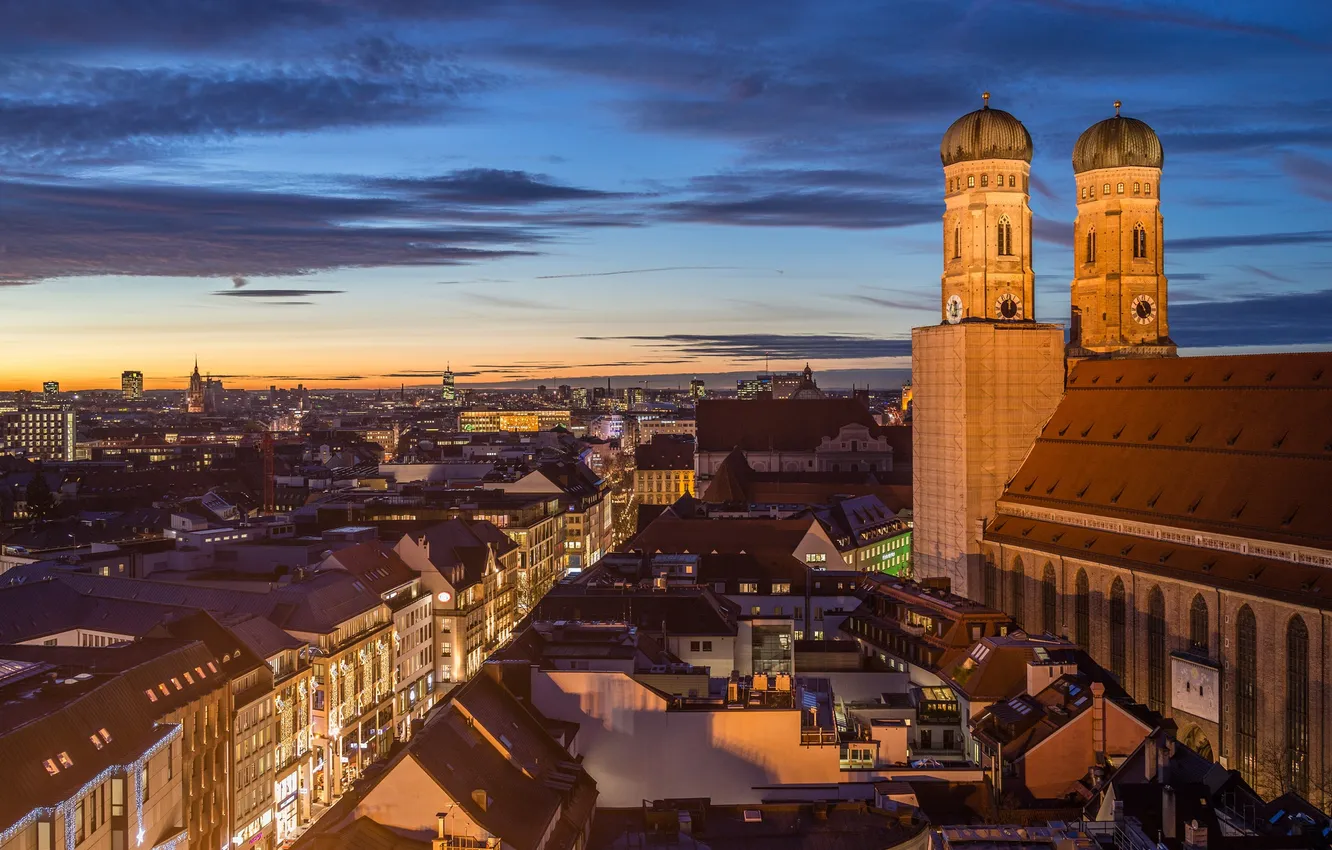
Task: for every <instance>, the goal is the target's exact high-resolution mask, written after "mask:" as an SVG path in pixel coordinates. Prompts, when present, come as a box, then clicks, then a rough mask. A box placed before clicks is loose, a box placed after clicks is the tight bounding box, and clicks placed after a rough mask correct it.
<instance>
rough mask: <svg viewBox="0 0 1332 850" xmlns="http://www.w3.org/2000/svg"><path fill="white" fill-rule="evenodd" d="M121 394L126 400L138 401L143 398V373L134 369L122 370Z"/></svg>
mask: <svg viewBox="0 0 1332 850" xmlns="http://www.w3.org/2000/svg"><path fill="white" fill-rule="evenodd" d="M120 395H121V396H122V397H123V398H124V399H125V400H126V401H138V400H139V399H141V398H143V373H142V372H138V371H134V370H126V371H124V372H121V373H120Z"/></svg>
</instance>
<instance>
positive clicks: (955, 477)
mask: <svg viewBox="0 0 1332 850" xmlns="http://www.w3.org/2000/svg"><path fill="white" fill-rule="evenodd" d="M939 155H940V158H941V160H942V162H943V172H944V175H943V176H944V221H943V230H944V232H943V246H942V247H943V252H942V253H943V276H942V281H941V282H942V287H941V291H940V305H941V313H942V315H941V317H940V318H941V321H940V323H939V324H937V325H933V326H931V327H924V328H916V329H914V330H913V331H912V332H911V384H912V393H913V396H914V397H913V399H912V403H911V418H912V427H911V439H912V463H911V470H912V508H913V513H914V530H913V532H912V568H913V569H914V570H915V574H916V576H917V577H918V578H935V579H947V580H948V583H949V586H950V587H951V588H952V590H953V591H954V592H955V593H960V594H962V595H964V596H970V597H971V598H973V599H977V600H980V601H982V602H985V603H987V604H989V605H991V606H992V607H996V608H997V607H999V602H1000V600H998V599H989V598H987V596H990V595H992V594H991V593H990V591H991V590H992V588H990V587H988V586H986V585H985V584H984V582H983V581H982V579H981V576H982V575H983V572H982V569H981V558H982V557H983V555H982V547H981V539H982V529H983V526H984V522H985V520H986V519H987V518H989V517H992V516H994V510H995V501H996V500H997V499H998V498H999V496H1000V495H1001V494H1002V493H1003V490H1004V485H1005V484H1006V483H1007V482H1008V479H1009V478H1010V477H1012V475H1013V474H1014V473H1015V472H1017V469H1018V466H1020V465H1021V463H1022V459H1023V457H1025V456H1026V453H1027V450H1028V449H1029V448H1030V447H1031V444H1032V443H1033V442H1034V441H1035V439H1036V435H1037V434H1038V433H1039V431H1040V429H1041V427H1042V426H1043V425H1044V424H1045V421H1046V420H1047V419H1048V418H1049V417H1050V415H1051V414H1052V413H1053V412H1054V409H1055V406H1056V405H1057V404H1058V403H1059V399H1060V396H1061V395H1062V394H1063V390H1064V329H1063V328H1062V327H1060V326H1058V325H1048V324H1038V323H1037V322H1036V321H1035V315H1036V305H1035V303H1034V300H1035V282H1034V276H1033V274H1032V257H1031V251H1032V240H1031V207H1030V206H1029V204H1028V194H1027V193H1028V181H1029V179H1030V171H1031V155H1032V144H1031V136H1030V135H1029V134H1028V133H1027V130H1026V128H1025V127H1023V126H1022V122H1021V121H1019V120H1017V119H1016V118H1014V117H1013V116H1012V115H1009V114H1008V113H1007V112H1003V111H1001V110H998V109H991V108H990V106H989V97H988V95H987V96H986V98H985V106H984V107H983V108H981V109H979V110H977V111H975V112H971V113H969V114H967V115H963V116H962V117H961V118H959V119H958V120H957V121H955V122H953V124H952V126H950V127H949V128H948V130H947V131H946V132H945V133H944V136H943V142H942V144H941V145H940V147H939Z"/></svg>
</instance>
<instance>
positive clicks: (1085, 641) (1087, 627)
mask: <svg viewBox="0 0 1332 850" xmlns="http://www.w3.org/2000/svg"><path fill="white" fill-rule="evenodd" d="M1075 587H1076V588H1077V591H1076V593H1075V595H1074V597H1073V639H1074V640H1076V641H1077V643H1078V646H1080V647H1082V648H1083V649H1088V648H1089V647H1090V646H1091V582H1090V581H1088V579H1087V571H1086V570H1082V569H1080V570H1078V577H1077V579H1076V581H1075Z"/></svg>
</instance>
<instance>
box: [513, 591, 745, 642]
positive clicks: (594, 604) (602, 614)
mask: <svg viewBox="0 0 1332 850" xmlns="http://www.w3.org/2000/svg"><path fill="white" fill-rule="evenodd" d="M739 610H740V608H739V606H738V605H736V604H735V603H734V602H730V601H729V600H727V599H725V598H723V597H718V596H717V595H715V594H714V593H713V592H712V590H711V589H710V588H706V587H696V586H694V587H672V588H669V589H667V591H666V592H664V593H663V592H661V591H659V590H653V589H651V588H646V589H644V588H638V587H632V588H621V587H613V586H605V587H593V586H589V585H583V584H565V585H556V586H555V587H553V588H551V590H550V592H549V593H547V594H546V595H545V596H543V597H541V600H540V601H539V602H537V604H536V606H535V607H534V608H533V609H532V612H531V614H529V615H528V618H527V619H528V621H529V622H531V621H536V620H552V621H554V620H585V621H597V622H624V623H628V624H629V625H633V626H638V627H639V628H641V629H644V630H647V631H650V632H652V633H654V634H659V633H660V632H662V631H663V630H664V631H665V632H666V633H667V634H672V635H734V634H735V633H736V632H737V630H738V625H737V620H736V618H737V616H738V614H739Z"/></svg>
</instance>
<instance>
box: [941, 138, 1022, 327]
mask: <svg viewBox="0 0 1332 850" xmlns="http://www.w3.org/2000/svg"><path fill="white" fill-rule="evenodd" d="M1030 172H1031V166H1030V165H1029V164H1028V163H1026V162H1023V161H1022V160H1017V159H982V160H971V161H965V162H958V163H955V164H953V165H949V166H947V167H945V168H944V216H943V244H944V271H943V277H942V295H941V302H940V309H941V310H942V314H943V318H944V319H945V320H948V321H958V320H961V319H967V318H972V319H1007V320H1014V319H1031V318H1032V317H1033V316H1034V315H1035V283H1036V277H1035V274H1034V273H1033V272H1032V269H1031V207H1030V205H1029V204H1028V195H1027V187H1028V181H1029V179H1030ZM954 296H956V299H957V300H954V304H955V305H956V304H957V303H958V301H960V303H961V312H960V314H958V313H957V312H956V307H954V311H955V312H954V313H953V314H952V315H950V313H949V301H950V299H953V298H954Z"/></svg>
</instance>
